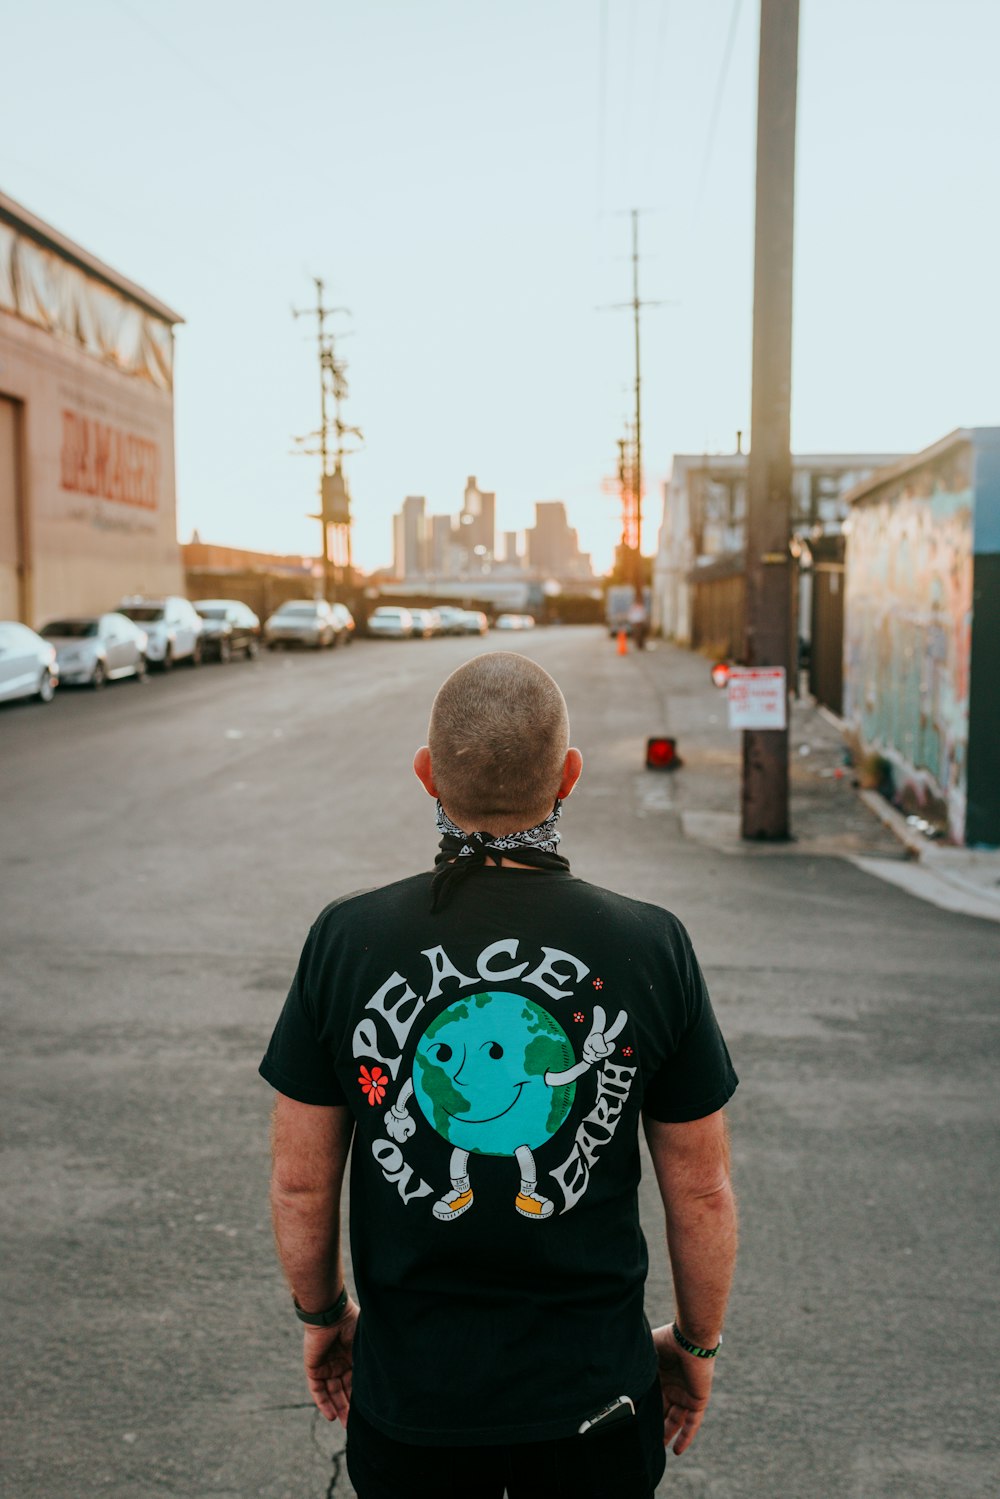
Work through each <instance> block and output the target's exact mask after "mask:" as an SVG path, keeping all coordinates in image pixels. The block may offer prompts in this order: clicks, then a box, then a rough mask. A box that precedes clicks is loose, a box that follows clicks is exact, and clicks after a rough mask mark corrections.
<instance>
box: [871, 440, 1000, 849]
mask: <svg viewBox="0 0 1000 1499" xmlns="http://www.w3.org/2000/svg"><path fill="white" fill-rule="evenodd" d="M849 498H850V502H851V515H850V520H849V523H848V542H847V572H846V600H845V625H844V674H845V675H844V716H845V718H846V719H847V721H848V722H849V723H850V724H851V725H852V726H853V728H854V729H855V731H856V733H857V734H858V737H859V739H860V741H861V743H862V745H863V746H864V748H865V749H866V750H870V751H875V752H877V753H879V754H881V755H882V756H883V757H884V758H885V759H886V760H887V761H888V763H889V765H890V766H891V769H892V778H893V783H894V787H895V791H896V795H897V798H898V799H899V800H900V801H902V802H903V803H904V804H905V805H913V806H920V807H926V808H928V809H929V810H930V811H932V812H934V813H935V814H936V815H937V816H938V817H940V818H941V819H942V820H943V821H944V822H945V824H946V826H947V831H948V834H949V836H950V837H951V838H952V839H954V840H955V841H956V842H959V843H963V842H969V843H998V842H1000V763H998V760H1000V741H998V734H997V728H998V724H997V714H998V699H1000V694H998V691H997V685H996V684H997V673H996V668H995V665H994V664H993V663H995V662H996V660H997V651H998V649H1000V629H998V625H1000V614H998V605H997V602H996V585H997V583H998V582H1000V578H998V577H997V572H996V569H997V562H998V559H1000V429H998V428H974V429H970V430H963V431H958V432H955V433H952V434H951V436H949V437H947V438H944V439H943V440H942V441H941V442H939V443H936V444H935V445H934V446H933V447H931V448H928V449H926V450H925V451H924V452H923V453H918V454H916V455H915V456H914V457H913V458H912V459H908V460H906V461H904V462H903V463H901V464H897V465H896V466H895V468H893V469H891V470H889V471H888V473H885V474H882V475H879V476H878V477H877V478H873V479H871V480H869V481H868V482H867V483H866V484H863V485H860V486H859V487H858V488H857V489H855V490H854V491H853V493H852V494H851V496H850V497H849Z"/></svg>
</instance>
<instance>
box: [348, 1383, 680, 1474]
mask: <svg viewBox="0 0 1000 1499" xmlns="http://www.w3.org/2000/svg"><path fill="white" fill-rule="evenodd" d="M665 1462H666V1456H665V1453H664V1450H663V1402H662V1399H661V1396H660V1386H659V1381H657V1383H656V1384H655V1385H653V1387H652V1388H651V1389H650V1390H649V1391H648V1392H647V1393H646V1394H645V1395H644V1396H643V1397H642V1399H641V1400H640V1401H639V1402H638V1403H637V1405H636V1413H635V1416H634V1417H633V1418H631V1419H630V1420H628V1421H621V1422H618V1423H616V1424H614V1425H612V1426H609V1427H608V1429H607V1430H606V1431H604V1432H600V1431H594V1432H591V1433H588V1434H587V1435H586V1436H582V1437H581V1436H572V1437H560V1438H558V1439H557V1440H555V1441H549V1442H515V1443H510V1444H508V1445H503V1446H494V1447H418V1446H415V1445H413V1444H412V1443H409V1442H397V1441H395V1440H394V1438H392V1437H387V1436H383V1435H382V1433H381V1432H380V1431H376V1430H375V1428H374V1427H373V1426H372V1425H370V1423H369V1422H367V1421H366V1420H365V1419H364V1417H363V1416H362V1415H361V1413H360V1411H358V1410H356V1409H355V1410H352V1411H351V1415H350V1420H349V1422H348V1426H347V1471H348V1473H349V1474H350V1477H351V1482H352V1484H353V1485H354V1488H355V1490H356V1491H357V1495H358V1499H441V1496H442V1495H443V1494H456V1495H460V1496H461V1499H503V1495H504V1494H506V1495H507V1499H652V1496H653V1490H654V1489H655V1488H656V1485H657V1484H658V1483H659V1481H660V1479H661V1477H662V1476H663V1468H664V1464H665Z"/></svg>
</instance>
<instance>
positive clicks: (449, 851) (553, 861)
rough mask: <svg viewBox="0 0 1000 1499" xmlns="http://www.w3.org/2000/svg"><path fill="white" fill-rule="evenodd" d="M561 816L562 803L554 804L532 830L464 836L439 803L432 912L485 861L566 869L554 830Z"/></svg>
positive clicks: (557, 834)
mask: <svg viewBox="0 0 1000 1499" xmlns="http://www.w3.org/2000/svg"><path fill="white" fill-rule="evenodd" d="M561 816H562V803H561V802H559V801H557V802H556V804H555V806H554V807H553V808H552V811H551V812H550V813H549V815H548V817H546V818H545V819H544V820H543V821H542V822H540V823H538V824H537V825H536V826H535V827H533V828H525V829H523V831H521V832H517V833H501V834H500V835H498V836H495V835H494V834H493V833H488V832H486V831H485V830H480V831H479V832H474V833H466V832H464V831H463V829H462V828H460V827H456V825H455V824H454V823H453V822H452V820H451V818H450V817H449V816H448V814H447V812H446V811H445V810H444V808H443V807H442V805H441V803H440V802H438V804H437V819H436V821H437V830H438V832H439V833H440V834H441V844H440V850H441V851H440V853H439V854H438V855H437V858H436V859H435V860H434V868H435V870H436V873H435V875H434V879H433V881H432V884H431V891H432V895H433V900H432V902H431V910H432V911H440V910H441V909H443V907H444V906H446V905H447V904H448V901H449V900H450V899H451V896H452V893H453V891H454V889H455V886H456V885H459V884H461V883H463V882H464V881H465V880H466V879H467V878H468V876H469V875H470V874H471V873H472V871H473V870H474V869H482V868H484V867H485V865H486V864H487V862H489V863H493V864H499V863H500V862H501V861H502V860H503V859H504V858H505V857H508V858H513V859H515V860H516V861H517V863H518V864H527V865H530V866H531V867H532V868H534V869H565V870H568V869H569V860H568V859H565V858H563V856H562V855H561V854H557V853H556V845H557V844H558V842H559V839H560V836H561V835H560V834H559V833H558V832H557V831H556V823H557V822H558V821H559V818H560V817H561Z"/></svg>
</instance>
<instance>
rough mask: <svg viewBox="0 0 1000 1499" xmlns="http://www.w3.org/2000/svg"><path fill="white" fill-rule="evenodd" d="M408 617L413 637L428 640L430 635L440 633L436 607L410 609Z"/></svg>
mask: <svg viewBox="0 0 1000 1499" xmlns="http://www.w3.org/2000/svg"><path fill="white" fill-rule="evenodd" d="M410 618H411V619H412V620H413V635H414V639H417V638H418V637H419V638H420V639H422V640H429V639H430V637H431V636H432V635H440V634H441V616H440V614H439V613H438V612H437V610H436V609H411V610H410Z"/></svg>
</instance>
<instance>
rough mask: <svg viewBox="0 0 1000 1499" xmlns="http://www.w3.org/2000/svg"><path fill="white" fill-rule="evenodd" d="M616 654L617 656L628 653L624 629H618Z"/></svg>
mask: <svg viewBox="0 0 1000 1499" xmlns="http://www.w3.org/2000/svg"><path fill="white" fill-rule="evenodd" d="M618 654H619V656H627V655H628V637H627V636H626V634H625V631H624V630H619V631H618Z"/></svg>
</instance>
